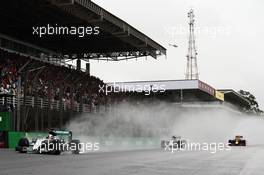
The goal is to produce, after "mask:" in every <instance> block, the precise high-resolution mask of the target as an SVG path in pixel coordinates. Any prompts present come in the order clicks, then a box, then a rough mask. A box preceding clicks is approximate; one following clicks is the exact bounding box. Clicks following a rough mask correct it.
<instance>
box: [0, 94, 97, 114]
mask: <svg viewBox="0 0 264 175" xmlns="http://www.w3.org/2000/svg"><path fill="white" fill-rule="evenodd" d="M5 99H6V103H5ZM24 102H25V103H24ZM0 104H2V105H4V104H7V105H12V106H14V107H17V104H18V99H17V97H16V96H14V97H6V98H5V97H2V98H0ZM20 105H22V106H23V105H24V106H30V107H38V108H41V109H53V110H57V111H60V110H62V111H66V110H67V109H70V110H72V111H75V112H85V113H89V112H92V111H93V109H92V106H91V105H90V104H83V105H82V106H81V104H80V103H77V102H73V103H70V102H66V101H63V102H62V103H61V104H60V101H58V100H50V101H49V100H47V99H42V98H35V97H32V96H26V98H25V100H24V98H23V97H21V98H20Z"/></svg>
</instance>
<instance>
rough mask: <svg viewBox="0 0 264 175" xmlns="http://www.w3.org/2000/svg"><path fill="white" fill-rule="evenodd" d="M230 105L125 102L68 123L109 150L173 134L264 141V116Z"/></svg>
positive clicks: (154, 142)
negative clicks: (241, 110) (207, 105)
mask: <svg viewBox="0 0 264 175" xmlns="http://www.w3.org/2000/svg"><path fill="white" fill-rule="evenodd" d="M230 109H232V107H230V106H225V105H220V104H219V105H215V106H213V107H206V106H203V105H200V104H196V106H195V107H192V106H182V105H179V104H171V103H164V102H156V103H151V104H135V103H122V104H118V105H116V106H114V107H112V108H110V109H108V110H107V111H104V112H100V113H97V114H83V115H81V116H79V117H77V118H76V119H74V120H72V121H70V122H69V123H68V125H67V127H68V128H69V129H70V130H72V131H73V133H74V135H75V136H77V137H79V138H80V139H81V140H85V141H88V140H89V141H98V142H103V145H104V147H107V148H108V149H107V150H112V149H115V150H118V149H124V148H125V149H134V148H136V147H140V148H142V147H144V148H146V147H150V148H152V147H159V146H160V144H159V143H160V139H162V138H170V137H171V136H172V135H178V136H182V137H183V138H185V139H188V140H191V141H195V142H209V143H210V142H222V143H226V142H227V140H228V139H233V138H234V136H235V135H243V136H244V137H245V139H247V140H248V143H249V144H251V145H254V144H264V139H260V138H261V137H262V135H264V127H263V125H264V120H263V119H262V118H260V117H255V116H246V115H243V114H242V113H239V112H236V110H235V109H232V110H230ZM146 140H147V141H146ZM132 142H133V143H132ZM121 145H122V148H121Z"/></svg>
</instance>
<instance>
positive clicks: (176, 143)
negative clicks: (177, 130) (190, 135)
mask: <svg viewBox="0 0 264 175" xmlns="http://www.w3.org/2000/svg"><path fill="white" fill-rule="evenodd" d="M186 144H187V141H186V140H184V139H182V138H181V137H180V136H172V137H171V139H169V140H161V148H166V147H169V148H184V147H185V146H186Z"/></svg>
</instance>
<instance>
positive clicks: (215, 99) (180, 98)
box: [107, 80, 250, 111]
mask: <svg viewBox="0 0 264 175" xmlns="http://www.w3.org/2000/svg"><path fill="white" fill-rule="evenodd" d="M107 84H108V85H109V86H111V87H113V89H115V90H116V91H118V92H119V93H118V94H119V95H116V92H115V93H112V98H113V99H116V101H122V100H126V101H135V102H136V103H138V102H139V101H144V100H146V101H147V102H151V101H153V99H156V100H158V101H165V102H170V103H176V104H179V105H182V106H184V107H195V106H197V105H196V104H199V105H198V106H199V107H201V105H202V106H206V107H208V106H218V105H225V104H227V106H229V107H231V106H232V108H235V109H237V110H238V111H242V110H243V109H249V108H250V102H249V101H248V100H247V99H245V98H244V97H243V96H241V95H240V94H239V93H237V92H235V91H234V90H231V89H221V90H217V89H216V88H214V87H212V86H210V85H208V84H207V83H205V82H203V81H201V80H159V81H134V82H115V83H107ZM112 91H114V90H112ZM183 104H184V105H183Z"/></svg>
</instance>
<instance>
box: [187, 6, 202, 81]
mask: <svg viewBox="0 0 264 175" xmlns="http://www.w3.org/2000/svg"><path fill="white" fill-rule="evenodd" d="M188 18H189V19H190V21H189V32H190V33H189V43H188V45H189V46H188V54H187V68H186V74H185V79H186V80H193V79H199V73H198V65H197V51H196V46H195V36H194V13H193V9H191V10H190V11H189V13H188Z"/></svg>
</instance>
